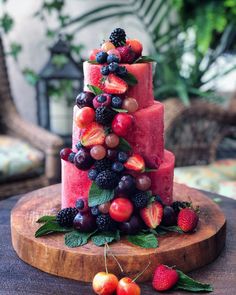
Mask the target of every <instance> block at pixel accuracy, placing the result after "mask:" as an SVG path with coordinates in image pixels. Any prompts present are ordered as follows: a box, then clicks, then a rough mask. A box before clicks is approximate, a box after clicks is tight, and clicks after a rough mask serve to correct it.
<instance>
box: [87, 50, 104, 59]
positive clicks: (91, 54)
mask: <svg viewBox="0 0 236 295" xmlns="http://www.w3.org/2000/svg"><path fill="white" fill-rule="evenodd" d="M100 51H102V49H93V50H91V52H90V53H89V60H96V55H97V53H98V52H100Z"/></svg>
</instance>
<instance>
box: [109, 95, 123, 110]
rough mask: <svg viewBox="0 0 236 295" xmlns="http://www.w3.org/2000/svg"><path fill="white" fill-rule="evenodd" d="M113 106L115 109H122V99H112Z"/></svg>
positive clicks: (116, 97)
mask: <svg viewBox="0 0 236 295" xmlns="http://www.w3.org/2000/svg"><path fill="white" fill-rule="evenodd" d="M111 106H112V107H113V108H116V109H120V108H121V107H122V99H121V98H120V97H119V96H114V97H112V99H111Z"/></svg>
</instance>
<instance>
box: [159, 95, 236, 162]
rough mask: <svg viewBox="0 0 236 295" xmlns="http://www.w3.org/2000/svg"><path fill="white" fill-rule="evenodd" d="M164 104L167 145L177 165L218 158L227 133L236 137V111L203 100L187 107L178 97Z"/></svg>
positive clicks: (211, 160)
mask: <svg viewBox="0 0 236 295" xmlns="http://www.w3.org/2000/svg"><path fill="white" fill-rule="evenodd" d="M164 105H165V141H166V148H167V149H169V150H171V151H173V152H174V153H175V156H176V166H177V167H178V166H189V165H202V164H208V163H211V162H213V161H214V160H215V159H216V155H217V150H218V147H219V145H220V143H221V142H222V141H223V139H224V138H225V137H226V136H233V137H236V112H235V110H233V109H232V110H231V109H227V110H226V109H223V108H222V107H220V106H218V105H215V104H211V103H207V102H204V101H202V100H200V99H199V100H196V101H193V102H192V104H191V106H190V107H185V106H184V105H183V104H182V103H181V102H180V101H179V100H178V99H168V100H166V101H165V102H164Z"/></svg>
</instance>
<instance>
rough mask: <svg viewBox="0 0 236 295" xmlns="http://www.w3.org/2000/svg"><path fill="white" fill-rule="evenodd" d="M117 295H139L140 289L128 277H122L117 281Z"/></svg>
mask: <svg viewBox="0 0 236 295" xmlns="http://www.w3.org/2000/svg"><path fill="white" fill-rule="evenodd" d="M116 294H117V295H140V294H141V289H140V287H139V285H138V284H137V283H135V281H134V280H132V279H131V278H128V277H124V278H122V279H120V280H119V282H118V285H117V289H116Z"/></svg>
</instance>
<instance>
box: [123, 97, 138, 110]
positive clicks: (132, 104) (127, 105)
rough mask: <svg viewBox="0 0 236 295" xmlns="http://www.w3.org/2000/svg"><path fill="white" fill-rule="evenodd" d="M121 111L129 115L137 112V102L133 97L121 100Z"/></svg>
mask: <svg viewBox="0 0 236 295" xmlns="http://www.w3.org/2000/svg"><path fill="white" fill-rule="evenodd" d="M122 109H125V110H127V111H128V112H129V113H134V112H136V111H137V110H138V102H137V100H136V99H135V98H133V97H127V98H125V99H124V100H123V103H122Z"/></svg>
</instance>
